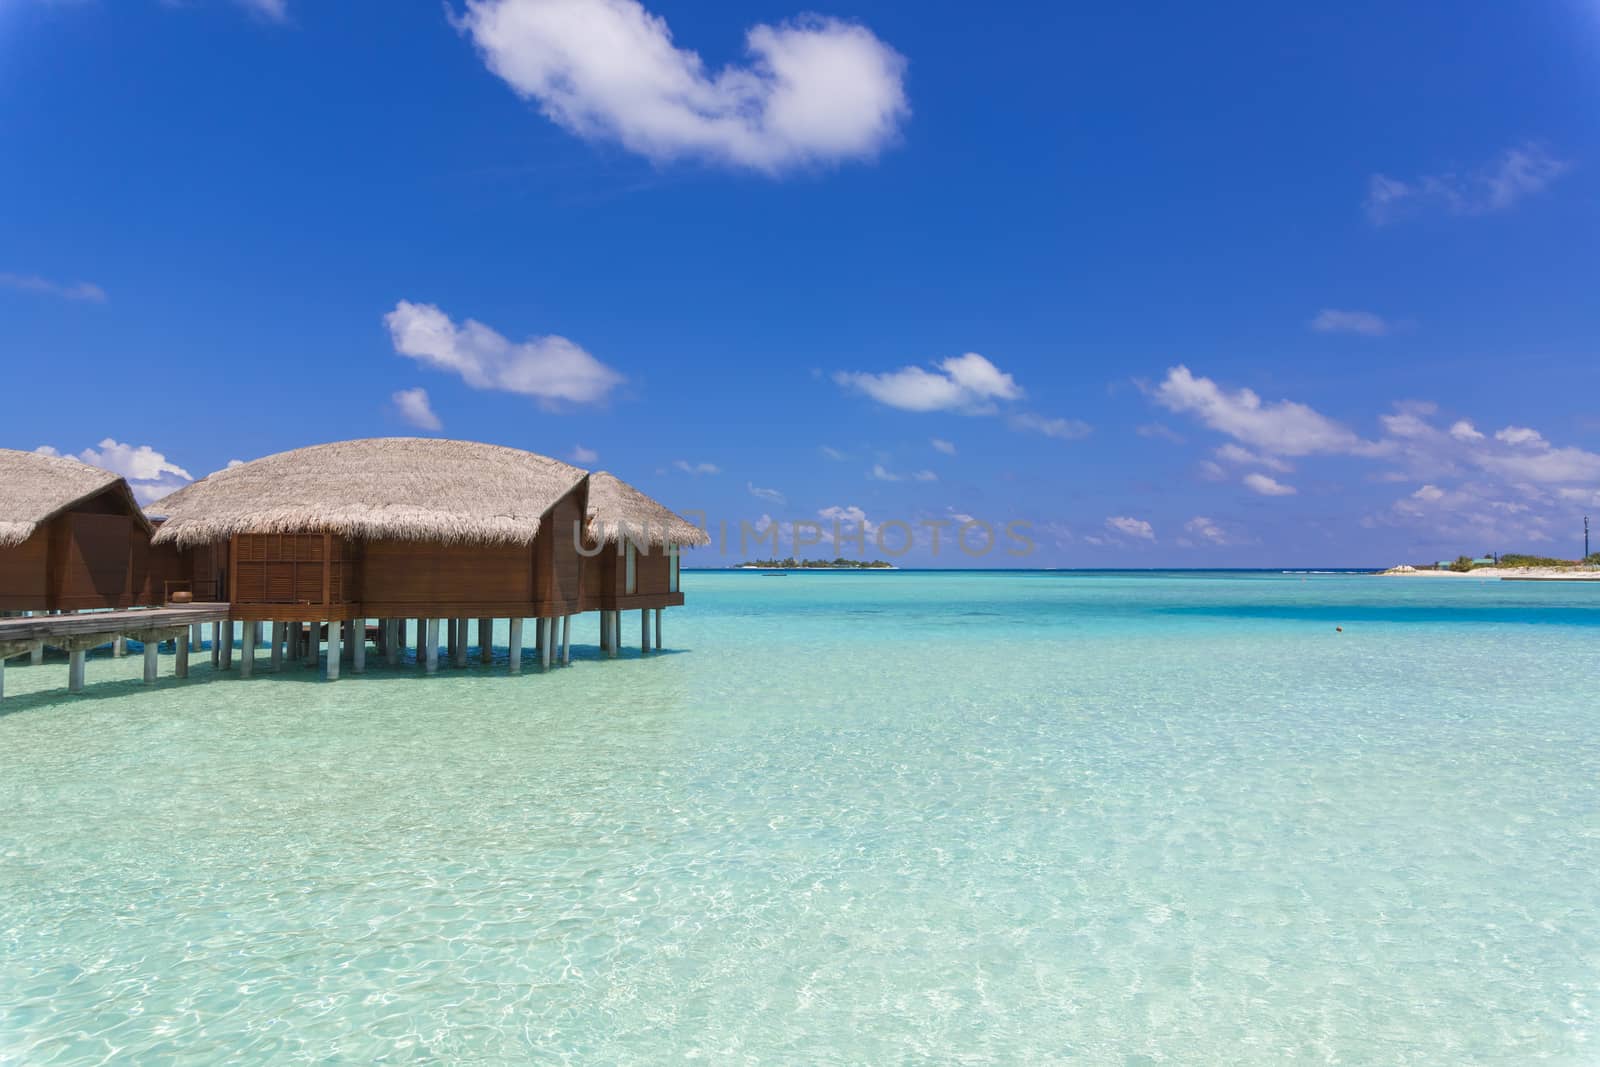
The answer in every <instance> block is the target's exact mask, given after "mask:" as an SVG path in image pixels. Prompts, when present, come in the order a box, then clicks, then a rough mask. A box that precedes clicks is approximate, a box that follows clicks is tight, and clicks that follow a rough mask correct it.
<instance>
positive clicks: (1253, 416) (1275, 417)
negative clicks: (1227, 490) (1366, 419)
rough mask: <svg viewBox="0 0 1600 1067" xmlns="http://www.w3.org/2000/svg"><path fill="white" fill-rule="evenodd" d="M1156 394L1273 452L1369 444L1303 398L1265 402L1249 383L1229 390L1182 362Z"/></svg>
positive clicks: (1307, 452) (1360, 447)
mask: <svg viewBox="0 0 1600 1067" xmlns="http://www.w3.org/2000/svg"><path fill="white" fill-rule="evenodd" d="M1153 396H1154V397H1155V400H1156V402H1157V403H1159V404H1160V405H1162V406H1163V407H1165V408H1167V409H1169V410H1171V411H1178V412H1187V413H1190V414H1193V415H1196V416H1198V417H1199V419H1200V420H1201V421H1202V422H1204V423H1205V424H1206V425H1207V426H1209V427H1211V428H1212V429H1213V430H1217V431H1220V432H1222V433H1225V434H1227V435H1228V436H1230V437H1233V438H1235V439H1237V440H1239V441H1243V442H1244V443H1245V444H1248V445H1253V446H1255V447H1256V448H1259V449H1262V450H1263V451H1265V452H1268V453H1272V454H1274V455H1280V456H1306V455H1311V454H1313V453H1318V452H1360V451H1362V450H1363V449H1364V448H1365V447H1367V446H1366V443H1365V442H1363V441H1362V440H1361V439H1360V438H1359V437H1357V436H1356V435H1355V434H1354V433H1353V432H1351V431H1350V430H1349V429H1348V428H1347V427H1345V426H1343V425H1341V424H1340V423H1338V422H1335V421H1334V420H1332V419H1330V418H1327V417H1326V416H1324V415H1321V414H1318V413H1317V412H1316V411H1313V410H1312V409H1311V408H1309V407H1307V406H1306V405H1304V404H1299V403H1295V402H1294V401H1292V400H1279V401H1277V402H1276V403H1271V404H1263V403H1262V402H1261V398H1260V397H1259V396H1257V395H1256V394H1255V393H1254V392H1253V391H1251V390H1249V389H1240V390H1238V391H1237V392H1234V393H1229V392H1225V391H1224V390H1222V389H1221V388H1220V387H1219V386H1218V385H1217V383H1216V382H1214V381H1212V380H1211V379H1210V378H1197V377H1195V376H1194V375H1193V374H1192V373H1190V371H1189V368H1188V367H1185V366H1182V365H1179V366H1176V367H1173V368H1171V369H1170V370H1168V371H1167V376H1166V378H1165V379H1164V380H1163V381H1162V382H1161V384H1160V385H1158V386H1156V388H1155V389H1154V391H1153Z"/></svg>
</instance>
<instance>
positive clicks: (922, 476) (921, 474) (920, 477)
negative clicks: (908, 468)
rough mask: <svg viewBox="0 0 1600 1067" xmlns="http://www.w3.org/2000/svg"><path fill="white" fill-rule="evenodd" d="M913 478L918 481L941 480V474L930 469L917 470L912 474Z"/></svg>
mask: <svg viewBox="0 0 1600 1067" xmlns="http://www.w3.org/2000/svg"><path fill="white" fill-rule="evenodd" d="M911 478H912V480H913V481H918V482H936V481H938V480H939V476H938V475H937V474H935V473H933V471H930V470H920V471H917V472H915V473H914V474H912V475H911Z"/></svg>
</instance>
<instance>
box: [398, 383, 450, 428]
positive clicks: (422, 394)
mask: <svg viewBox="0 0 1600 1067" xmlns="http://www.w3.org/2000/svg"><path fill="white" fill-rule="evenodd" d="M389 399H390V400H392V401H394V406H395V410H396V411H398V412H399V413H400V417H401V418H403V419H405V420H406V421H407V422H409V423H410V424H411V425H413V426H416V427H418V428H419V429H423V430H442V429H444V423H442V422H440V421H439V416H437V415H435V414H434V413H433V405H431V404H429V403H428V391H427V390H426V389H422V388H417V389H402V390H400V391H399V392H397V393H394V394H393V395H391V396H390V397H389Z"/></svg>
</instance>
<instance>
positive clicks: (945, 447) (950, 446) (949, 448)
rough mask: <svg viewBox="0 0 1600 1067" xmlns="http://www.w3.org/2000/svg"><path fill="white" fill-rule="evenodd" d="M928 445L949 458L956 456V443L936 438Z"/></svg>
mask: <svg viewBox="0 0 1600 1067" xmlns="http://www.w3.org/2000/svg"><path fill="white" fill-rule="evenodd" d="M928 443H929V444H931V445H932V446H933V449H934V451H935V452H943V453H944V454H945V455H947V456H953V455H955V454H956V446H955V444H954V442H951V441H946V440H944V439H943V438H940V437H935V438H933V439H932V440H931V441H929V442H928Z"/></svg>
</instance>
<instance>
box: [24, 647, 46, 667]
mask: <svg viewBox="0 0 1600 1067" xmlns="http://www.w3.org/2000/svg"><path fill="white" fill-rule="evenodd" d="M28 662H29V663H30V664H31V665H33V666H35V667H37V666H38V665H39V664H41V663H43V662H44V642H43V641H40V642H39V643H38V644H37V645H34V646H33V648H32V649H30V650H29V651H28Z"/></svg>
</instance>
